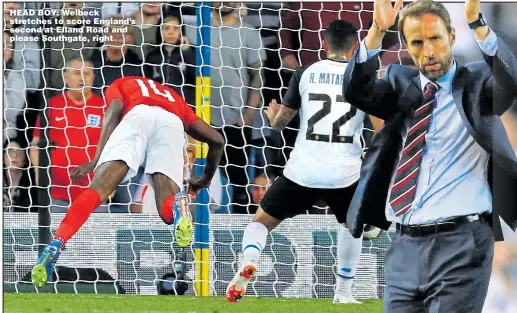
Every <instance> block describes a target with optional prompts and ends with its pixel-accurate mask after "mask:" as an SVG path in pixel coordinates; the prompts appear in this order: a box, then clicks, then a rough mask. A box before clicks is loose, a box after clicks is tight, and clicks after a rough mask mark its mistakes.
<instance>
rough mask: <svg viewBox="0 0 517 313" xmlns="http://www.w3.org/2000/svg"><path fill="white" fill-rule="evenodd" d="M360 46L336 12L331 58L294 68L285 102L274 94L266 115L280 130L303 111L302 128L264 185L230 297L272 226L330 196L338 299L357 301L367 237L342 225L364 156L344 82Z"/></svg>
mask: <svg viewBox="0 0 517 313" xmlns="http://www.w3.org/2000/svg"><path fill="white" fill-rule="evenodd" d="M357 46H358V38H357V30H356V29H355V28H354V27H353V26H352V25H351V24H350V23H348V22H346V21H342V20H336V21H333V22H331V23H330V24H329V25H328V27H327V28H326V29H325V41H324V48H325V50H326V52H327V59H326V60H321V61H318V62H316V63H314V64H312V65H310V66H308V67H304V68H301V69H299V70H298V71H297V72H296V73H294V74H293V77H292V78H291V81H290V83H289V88H288V90H287V93H286V95H285V97H284V101H283V103H282V105H279V104H278V103H276V101H275V100H273V101H272V102H271V103H270V105H269V108H268V111H267V115H268V118H269V120H270V122H271V126H272V127H273V129H275V130H277V131H281V130H282V129H284V128H285V127H286V125H287V124H288V123H289V122H290V121H291V120H292V118H293V117H294V116H295V115H296V114H297V113H298V111H300V130H299V133H298V136H297V138H296V142H295V146H294V150H293V152H292V153H291V156H290V159H289V161H288V163H287V165H286V168H285V169H284V174H283V176H280V177H278V178H277V179H276V180H275V181H274V182H273V184H272V185H271V187H270V188H269V189H268V191H267V192H266V194H265V196H264V198H263V199H262V201H261V203H260V207H259V208H258V210H257V212H256V214H255V220H254V222H252V223H251V224H249V225H248V226H247V227H246V229H245V231H244V236H243V240H242V251H243V254H244V258H243V263H242V264H241V266H240V268H239V270H238V271H237V273H236V275H235V277H234V278H233V280H232V281H231V282H230V284H229V285H228V288H227V290H226V299H227V300H228V301H230V302H236V301H239V300H240V298H242V296H244V295H245V294H246V287H247V285H248V283H249V282H250V280H251V279H252V278H253V276H254V275H255V273H256V272H257V265H258V264H257V263H258V259H259V256H260V253H261V252H262V250H263V249H264V248H265V246H266V239H267V235H268V233H269V231H271V230H272V229H273V228H275V227H276V226H277V225H278V224H279V223H280V222H281V221H282V220H284V219H286V218H289V217H293V216H295V215H298V214H301V213H304V212H306V210H308V209H310V208H311V207H312V206H313V205H314V204H316V202H317V201H318V200H319V199H323V200H325V202H326V203H327V205H328V206H329V207H330V208H331V209H332V212H333V213H334V214H335V216H336V218H337V220H338V222H339V223H341V224H343V226H344V227H343V228H342V229H341V231H340V232H339V235H338V252H337V254H338V273H337V287H336V294H335V296H334V303H360V302H358V301H357V300H355V299H354V298H353V297H352V292H351V287H352V280H353V278H354V275H355V273H356V269H357V264H358V262H359V255H360V253H361V248H362V238H359V239H355V238H353V237H352V236H351V234H350V232H349V231H348V229H345V227H346V225H345V221H346V214H347V211H348V206H349V204H350V201H351V199H352V196H353V195H354V192H355V189H356V187H357V182H358V180H359V171H360V168H361V163H362V157H361V156H362V145H361V132H362V129H363V120H364V118H365V113H364V112H362V111H360V110H357V108H355V107H352V106H351V105H350V104H349V103H347V102H345V100H344V97H343V95H342V90H343V89H342V85H343V77H344V73H345V69H346V66H347V60H348V59H349V58H350V57H351V56H352V55H353V52H354V50H355V49H356V47H357Z"/></svg>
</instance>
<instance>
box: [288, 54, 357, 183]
mask: <svg viewBox="0 0 517 313" xmlns="http://www.w3.org/2000/svg"><path fill="white" fill-rule="evenodd" d="M346 66H347V63H346V62H338V61H333V60H322V61H318V62H316V63H314V64H312V65H310V66H308V67H306V68H301V69H299V70H298V71H297V72H296V73H295V74H293V77H292V78H291V81H290V82H289V88H288V90H287V93H286V95H285V97H284V100H283V102H282V104H283V105H286V106H288V107H290V108H293V109H297V110H299V114H300V131H299V132H298V136H297V138H296V142H295V145H294V150H293V151H292V153H291V156H290V159H289V161H288V162H287V165H286V167H285V170H284V176H285V177H287V178H288V179H290V180H292V181H294V182H295V183H297V184H299V185H302V186H305V187H311V188H325V189H334V188H344V187H347V186H350V185H352V184H353V183H355V182H356V181H357V180H358V179H359V172H360V169H361V163H362V160H361V152H362V146H361V132H362V129H363V121H364V118H365V113H364V112H362V111H360V110H358V109H357V108H356V107H353V106H351V105H350V104H349V103H347V102H346V101H345V99H344V97H343V79H344V73H345V69H346Z"/></svg>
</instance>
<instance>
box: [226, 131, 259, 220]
mask: <svg viewBox="0 0 517 313" xmlns="http://www.w3.org/2000/svg"><path fill="white" fill-rule="evenodd" d="M219 132H220V133H221V135H223V137H224V138H225V140H226V145H225V147H224V155H223V157H222V158H221V163H220V166H221V167H222V168H221V171H222V172H223V173H224V174H225V176H226V178H228V182H229V183H230V185H231V186H232V190H233V196H232V210H233V213H248V212H247V210H246V208H247V206H248V204H249V203H250V196H249V194H248V192H247V186H248V185H249V184H250V181H249V178H248V174H247V172H246V169H247V165H248V156H249V150H250V147H246V144H247V143H248V144H249V142H250V138H251V128H249V127H244V128H243V127H236V126H225V127H223V128H222V129H219Z"/></svg>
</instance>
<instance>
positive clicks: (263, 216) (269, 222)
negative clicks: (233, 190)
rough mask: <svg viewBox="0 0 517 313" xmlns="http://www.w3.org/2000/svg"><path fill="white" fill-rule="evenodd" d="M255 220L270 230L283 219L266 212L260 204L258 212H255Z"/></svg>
mask: <svg viewBox="0 0 517 313" xmlns="http://www.w3.org/2000/svg"><path fill="white" fill-rule="evenodd" d="M254 221H255V222H257V223H260V224H262V225H264V226H266V227H267V229H268V231H271V230H273V229H274V228H275V227H277V226H278V224H280V222H281V220H279V219H277V218H274V217H273V216H271V215H269V214H268V213H266V211H264V210H263V209H262V207H260V206H259V208H258V210H257V212H256V213H255V219H254Z"/></svg>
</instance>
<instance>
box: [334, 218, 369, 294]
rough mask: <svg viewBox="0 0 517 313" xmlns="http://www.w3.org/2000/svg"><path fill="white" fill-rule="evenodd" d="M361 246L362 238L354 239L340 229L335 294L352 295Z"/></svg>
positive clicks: (347, 231)
mask: <svg viewBox="0 0 517 313" xmlns="http://www.w3.org/2000/svg"><path fill="white" fill-rule="evenodd" d="M362 246H363V236H362V235H361V238H354V237H352V234H350V231H349V230H348V229H347V228H345V227H340V229H339V234H338V240H337V258H338V262H337V264H338V271H337V278H336V280H337V287H336V294H340V295H343V296H351V295H352V282H353V278H354V277H355V273H356V271H357V265H358V264H359V256H360V255H361V249H362Z"/></svg>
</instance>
